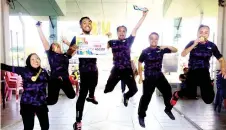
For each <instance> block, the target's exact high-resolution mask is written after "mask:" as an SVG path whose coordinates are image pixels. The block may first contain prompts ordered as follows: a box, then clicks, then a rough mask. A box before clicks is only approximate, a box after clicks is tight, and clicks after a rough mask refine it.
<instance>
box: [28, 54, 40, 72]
mask: <svg viewBox="0 0 226 130" xmlns="http://www.w3.org/2000/svg"><path fill="white" fill-rule="evenodd" d="M30 64H31V67H33V68H35V69H37V68H38V67H40V64H41V60H40V58H39V57H38V55H37V54H33V55H32V56H31V58H30Z"/></svg>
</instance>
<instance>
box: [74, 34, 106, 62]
mask: <svg viewBox="0 0 226 130" xmlns="http://www.w3.org/2000/svg"><path fill="white" fill-rule="evenodd" d="M107 42H108V38H107V37H106V36H92V35H89V36H87V35H80V36H76V45H77V46H78V50H77V52H76V53H77V55H76V56H77V57H81V58H97V57H99V56H103V55H106V53H107Z"/></svg>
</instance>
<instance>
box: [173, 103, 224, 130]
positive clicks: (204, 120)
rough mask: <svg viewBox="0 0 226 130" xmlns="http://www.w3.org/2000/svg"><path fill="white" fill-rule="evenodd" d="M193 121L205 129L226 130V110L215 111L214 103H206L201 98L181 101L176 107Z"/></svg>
mask: <svg viewBox="0 0 226 130" xmlns="http://www.w3.org/2000/svg"><path fill="white" fill-rule="evenodd" d="M175 108H176V109H177V110H179V111H180V112H182V113H183V114H184V115H185V116H186V117H188V118H189V119H190V120H191V121H192V122H193V123H196V124H197V125H198V126H199V127H200V128H201V129H204V130H226V111H225V109H222V112H221V113H218V112H215V111H214V107H213V105H207V104H205V103H204V102H203V101H202V99H200V100H184V101H180V102H179V103H178V104H177V105H176V107H175Z"/></svg>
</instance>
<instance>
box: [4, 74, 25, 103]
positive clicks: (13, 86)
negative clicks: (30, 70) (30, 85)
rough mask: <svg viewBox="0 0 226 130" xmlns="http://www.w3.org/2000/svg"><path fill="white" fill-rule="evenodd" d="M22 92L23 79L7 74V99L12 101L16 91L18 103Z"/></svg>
mask: <svg viewBox="0 0 226 130" xmlns="http://www.w3.org/2000/svg"><path fill="white" fill-rule="evenodd" d="M20 90H23V81H22V77H21V76H19V75H17V74H15V73H12V72H6V75H5V94H6V96H5V97H6V99H7V100H11V98H12V92H13V91H16V102H18V101H19V92H20Z"/></svg>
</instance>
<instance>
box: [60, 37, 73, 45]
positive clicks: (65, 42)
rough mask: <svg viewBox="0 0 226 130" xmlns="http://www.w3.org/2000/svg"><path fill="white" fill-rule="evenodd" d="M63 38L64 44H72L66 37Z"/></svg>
mask: <svg viewBox="0 0 226 130" xmlns="http://www.w3.org/2000/svg"><path fill="white" fill-rule="evenodd" d="M61 39H62V42H63V43H64V44H66V45H68V46H70V44H71V43H70V42H69V41H68V40H67V38H66V37H61Z"/></svg>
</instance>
